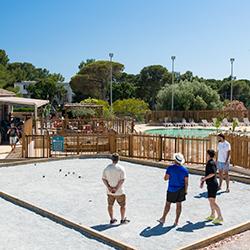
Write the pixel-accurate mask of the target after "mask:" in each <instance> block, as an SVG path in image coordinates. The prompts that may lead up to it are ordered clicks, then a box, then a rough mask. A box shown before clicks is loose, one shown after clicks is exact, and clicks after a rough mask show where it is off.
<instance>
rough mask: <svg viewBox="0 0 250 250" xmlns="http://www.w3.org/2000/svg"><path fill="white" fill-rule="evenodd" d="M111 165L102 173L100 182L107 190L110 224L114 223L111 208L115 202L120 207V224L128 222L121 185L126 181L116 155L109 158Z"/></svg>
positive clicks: (124, 173) (124, 195)
mask: <svg viewBox="0 0 250 250" xmlns="http://www.w3.org/2000/svg"><path fill="white" fill-rule="evenodd" d="M111 159H112V163H111V164H109V165H108V166H107V167H106V168H105V169H104V171H103V175H102V180H103V183H104V185H105V186H106V188H107V196H108V213H109V216H110V224H113V223H116V222H117V219H115V217H114V214H113V206H114V203H115V201H117V203H118V204H119V205H120V214H121V221H120V222H121V224H126V223H128V222H130V221H129V220H128V219H127V218H126V217H125V213H126V194H125V192H124V188H123V184H124V181H125V179H126V172H125V169H124V168H123V167H122V166H121V165H119V164H118V161H119V155H118V154H117V153H114V154H112V156H111Z"/></svg>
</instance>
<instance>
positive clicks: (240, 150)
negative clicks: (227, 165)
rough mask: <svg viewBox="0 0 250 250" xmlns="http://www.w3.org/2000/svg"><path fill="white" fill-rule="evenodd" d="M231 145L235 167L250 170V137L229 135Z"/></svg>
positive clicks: (232, 160)
mask: <svg viewBox="0 0 250 250" xmlns="http://www.w3.org/2000/svg"><path fill="white" fill-rule="evenodd" d="M226 139H227V140H228V141H229V142H230V143H231V162H232V164H233V165H236V166H241V167H244V168H248V169H250V137H248V136H241V135H233V134H227V135H226Z"/></svg>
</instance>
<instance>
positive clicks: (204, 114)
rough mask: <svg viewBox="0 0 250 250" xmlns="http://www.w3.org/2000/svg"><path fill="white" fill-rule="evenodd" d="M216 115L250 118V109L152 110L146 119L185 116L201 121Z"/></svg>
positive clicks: (149, 120) (180, 117)
mask: <svg viewBox="0 0 250 250" xmlns="http://www.w3.org/2000/svg"><path fill="white" fill-rule="evenodd" d="M216 117H223V118H228V119H229V120H232V119H233V118H234V117H237V118H238V119H242V118H243V117H248V118H249V119H250V109H249V110H247V111H244V112H239V111H230V112H229V111H223V110H187V111H171V110H160V111H150V112H148V113H147V114H146V115H145V120H146V122H147V123H150V122H164V120H165V119H167V120H168V121H173V122H179V121H182V119H183V118H185V119H186V120H187V121H189V120H194V121H195V122H200V121H201V120H202V119H206V120H208V121H212V119H213V118H216Z"/></svg>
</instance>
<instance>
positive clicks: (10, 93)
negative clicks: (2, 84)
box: [0, 89, 16, 97]
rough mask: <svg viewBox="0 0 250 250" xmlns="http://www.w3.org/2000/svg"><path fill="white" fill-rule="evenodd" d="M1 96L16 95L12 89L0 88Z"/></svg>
mask: <svg viewBox="0 0 250 250" xmlns="http://www.w3.org/2000/svg"><path fill="white" fill-rule="evenodd" d="M2 96H16V94H15V93H14V92H12V91H8V90H6V89H0V97H2Z"/></svg>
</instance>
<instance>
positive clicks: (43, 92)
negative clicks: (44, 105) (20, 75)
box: [27, 77, 66, 105]
mask: <svg viewBox="0 0 250 250" xmlns="http://www.w3.org/2000/svg"><path fill="white" fill-rule="evenodd" d="M27 89H28V91H29V93H30V94H31V97H32V98H36V99H45V100H49V101H50V103H51V104H55V105H57V103H55V96H57V97H62V96H63V95H65V93H66V90H65V88H64V86H63V84H61V83H59V82H57V81H56V80H55V79H54V78H53V77H49V78H47V79H42V80H40V81H38V82H37V83H36V84H31V85H29V86H28V88H27Z"/></svg>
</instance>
